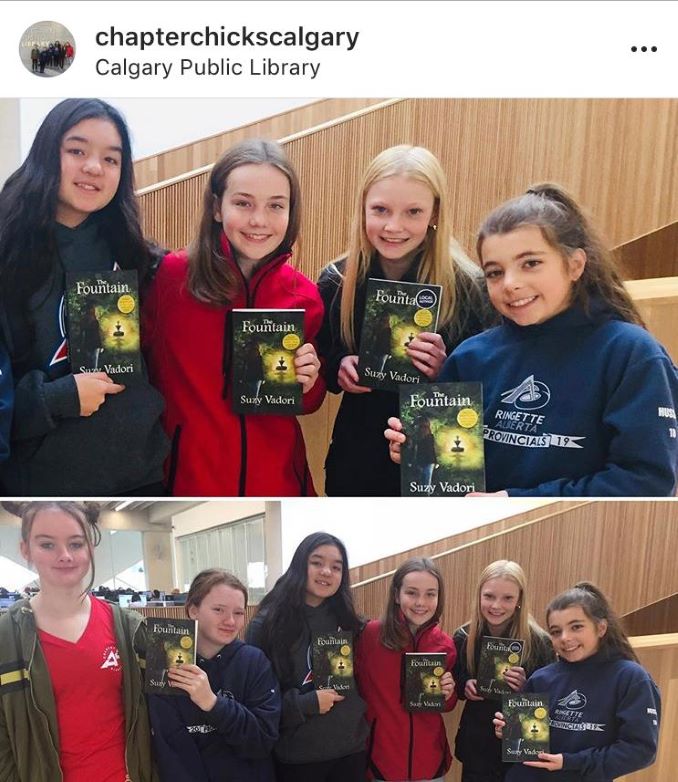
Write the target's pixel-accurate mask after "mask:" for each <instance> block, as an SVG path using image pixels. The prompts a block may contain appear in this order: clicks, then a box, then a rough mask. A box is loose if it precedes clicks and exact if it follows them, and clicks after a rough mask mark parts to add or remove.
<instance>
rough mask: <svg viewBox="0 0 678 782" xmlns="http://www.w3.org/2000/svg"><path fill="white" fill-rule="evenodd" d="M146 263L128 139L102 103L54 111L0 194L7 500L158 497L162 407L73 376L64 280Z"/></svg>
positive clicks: (132, 390)
mask: <svg viewBox="0 0 678 782" xmlns="http://www.w3.org/2000/svg"><path fill="white" fill-rule="evenodd" d="M150 261H151V256H150V251H149V247H148V246H147V244H146V243H145V242H144V239H143V237H142V234H141V227H140V224H139V214H138V209H137V203H136V199H135V197H134V181H133V169H132V151H131V147H130V140H129V133H128V131H127V126H126V124H125V121H124V119H123V118H122V116H121V115H120V114H119V113H118V111H117V110H116V109H115V108H113V106H110V105H109V104H107V103H104V102H103V101H100V100H85V99H81V98H72V99H68V100H65V101H62V102H61V103H59V104H58V105H57V106H55V107H54V108H53V109H52V110H51V111H50V112H49V114H48V115H47V116H46V117H45V119H44V121H43V123H42V125H41V126H40V128H39V130H38V132H37V134H36V136H35V140H34V141H33V145H32V147H31V149H30V152H29V153H28V157H27V158H26V160H25V161H24V163H23V164H22V165H21V167H20V168H19V169H17V171H15V172H14V173H13V174H12V175H11V176H10V177H9V179H8V180H7V182H6V183H5V186H4V188H3V190H2V192H1V193H0V328H1V329H2V332H3V335H2V336H3V338H4V342H5V344H6V346H7V349H8V351H9V353H10V356H11V361H12V367H13V373H14V378H15V383H16V394H15V409H14V422H13V431H12V448H11V455H10V459H9V461H8V462H7V464H6V465H5V466H4V468H3V470H2V472H1V473H0V482H1V483H2V487H3V489H4V491H5V493H6V494H11V495H18V496H26V495H55V494H56V495H60V496H64V495H80V496H82V495H85V496H88V495H100V496H101V495H117V494H131V493H143V494H159V493H161V491H162V484H161V481H162V463H163V460H164V457H165V454H166V451H167V444H166V443H167V441H166V438H165V436H164V434H163V431H162V427H161V424H160V420H159V419H160V413H161V410H162V399H161V398H160V395H159V394H158V393H157V392H156V391H155V390H154V389H153V388H151V386H150V385H149V383H148V381H147V380H146V379H145V378H144V377H142V378H140V379H139V381H138V382H135V383H134V384H133V385H132V384H130V386H129V387H127V388H126V387H125V386H123V385H120V384H118V383H115V382H113V380H112V379H111V377H109V375H108V374H106V373H105V372H90V373H87V372H74V371H73V368H72V367H71V366H70V365H69V361H68V342H67V334H66V328H65V317H64V279H65V274H66V272H68V271H70V272H98V271H110V270H114V269H117V268H122V269H136V270H137V271H138V272H139V278H140V281H141V283H142V284H143V282H144V280H145V279H146V277H147V273H148V269H149V265H150Z"/></svg>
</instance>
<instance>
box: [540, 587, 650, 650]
mask: <svg viewBox="0 0 678 782" xmlns="http://www.w3.org/2000/svg"><path fill="white" fill-rule="evenodd" d="M572 606H581V609H582V611H583V612H584V613H585V614H586V616H587V617H588V618H589V619H590V620H591V621H592V622H593V623H594V624H595V625H596V626H597V627H598V626H599V625H600V624H601V622H605V623H606V624H607V630H606V631H605V634H604V635H603V636H602V638H601V639H600V644H599V650H600V651H602V652H604V653H605V654H607V656H608V657H612V656H616V655H619V656H620V657H623V658H624V659H625V660H633V661H634V662H636V663H639V662H640V661H639V660H638V657H637V656H636V653H635V652H634V651H633V647H632V646H631V644H630V643H629V639H628V637H627V635H626V633H625V632H624V628H623V627H622V623H621V620H620V619H619V617H618V616H617V614H616V613H615V612H614V610H613V609H612V606H611V605H610V604H609V602H608V600H607V598H606V597H605V595H604V594H603V592H602V591H601V590H600V589H599V587H597V586H596V585H595V584H592V583H591V582H590V581H579V582H578V583H577V584H575V585H574V586H573V587H572V589H568V590H566V591H565V592H561V593H560V594H559V595H557V596H556V597H554V598H553V600H551V602H550V603H549V604H548V607H547V608H546V625H547V627H548V623H549V619H550V616H551V614H552V612H553V611H563V610H564V609H566V608H571V607H572Z"/></svg>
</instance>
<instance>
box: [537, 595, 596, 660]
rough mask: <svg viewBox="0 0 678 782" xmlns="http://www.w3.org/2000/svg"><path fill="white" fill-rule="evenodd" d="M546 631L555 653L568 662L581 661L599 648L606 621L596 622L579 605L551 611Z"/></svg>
mask: <svg viewBox="0 0 678 782" xmlns="http://www.w3.org/2000/svg"><path fill="white" fill-rule="evenodd" d="M548 624H549V626H548V631H549V635H550V636H551V641H552V642H553V649H554V651H555V652H556V654H557V655H558V656H559V657H561V658H562V659H563V660H565V661H567V662H568V663H575V662H581V661H582V660H586V659H587V658H588V657H591V656H593V655H594V654H596V652H597V651H598V650H599V649H600V639H601V638H602V637H603V636H604V635H605V633H606V632H607V622H606V621H605V620H602V621H601V622H599V623H597V622H594V621H593V619H591V618H590V617H588V616H587V615H586V613H585V611H584V609H583V608H582V607H581V606H579V605H572V606H568V607H567V608H564V609H563V610H562V611H551V613H550V614H549V620H548Z"/></svg>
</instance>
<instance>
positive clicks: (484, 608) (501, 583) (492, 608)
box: [480, 578, 520, 636]
mask: <svg viewBox="0 0 678 782" xmlns="http://www.w3.org/2000/svg"><path fill="white" fill-rule="evenodd" d="M519 600H520V587H519V586H518V584H516V582H515V581H513V580H512V579H510V578H490V579H489V580H488V581H486V582H485V583H484V584H483V585H482V586H481V587H480V613H481V614H482V617H483V619H484V620H485V622H487V626H488V628H489V629H490V631H491V632H492V633H493V635H495V636H501V633H502V632H503V631H504V630H505V629H506V627H507V626H508V624H509V622H510V621H511V619H513V615H514V614H515V612H516V608H517V607H518V601H519Z"/></svg>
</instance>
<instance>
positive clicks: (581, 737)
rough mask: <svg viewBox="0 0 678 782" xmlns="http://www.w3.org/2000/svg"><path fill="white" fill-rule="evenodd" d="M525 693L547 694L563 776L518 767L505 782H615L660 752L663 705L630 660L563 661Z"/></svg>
mask: <svg viewBox="0 0 678 782" xmlns="http://www.w3.org/2000/svg"><path fill="white" fill-rule="evenodd" d="M525 691H526V692H547V693H548V695H549V719H550V723H551V749H550V751H551V754H560V753H562V755H563V768H562V770H561V771H545V770H544V769H536V768H531V767H529V766H524V765H523V764H522V763H517V764H515V765H514V766H513V767H512V768H511V769H510V770H509V773H508V775H507V777H506V782H539V780H543V781H544V782H546V780H549V782H612V781H613V780H614V779H617V778H618V777H621V776H624V775H625V774H630V773H631V772H633V771H637V770H638V769H641V768H645V767H646V766H649V765H650V764H651V763H652V762H653V761H654V759H655V755H656V753H657V742H658V740H659V718H660V708H661V704H660V700H659V690H658V689H657V685H656V684H655V683H654V682H653V681H652V679H651V677H650V675H649V674H648V672H647V671H646V670H645V669H644V668H642V667H641V666H640V665H638V664H637V663H635V662H632V661H631V660H624V659H619V658H613V659H609V658H608V657H607V655H606V653H605V652H598V654H595V655H593V656H592V657H589V658H587V659H586V660H582V661H581V662H576V663H568V662H565V661H564V660H560V661H558V662H556V663H553V664H552V665H547V666H546V667H545V668H540V669H539V670H538V671H536V672H535V673H534V674H532V676H530V678H529V679H528V680H527V684H526V685H525Z"/></svg>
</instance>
